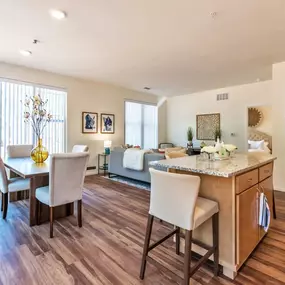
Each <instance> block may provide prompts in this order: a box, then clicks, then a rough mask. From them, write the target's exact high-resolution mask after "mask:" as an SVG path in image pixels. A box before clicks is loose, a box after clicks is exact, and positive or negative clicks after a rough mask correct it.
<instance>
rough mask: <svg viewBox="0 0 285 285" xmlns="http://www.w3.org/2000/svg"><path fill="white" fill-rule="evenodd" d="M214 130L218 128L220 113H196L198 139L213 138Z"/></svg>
mask: <svg viewBox="0 0 285 285" xmlns="http://www.w3.org/2000/svg"><path fill="white" fill-rule="evenodd" d="M216 130H220V114H202V115H196V132H197V134H196V137H197V139H198V140H215V132H216Z"/></svg>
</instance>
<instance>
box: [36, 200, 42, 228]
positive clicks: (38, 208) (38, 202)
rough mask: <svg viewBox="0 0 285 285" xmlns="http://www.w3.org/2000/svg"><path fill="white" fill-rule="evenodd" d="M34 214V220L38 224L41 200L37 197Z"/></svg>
mask: <svg viewBox="0 0 285 285" xmlns="http://www.w3.org/2000/svg"><path fill="white" fill-rule="evenodd" d="M36 215H37V216H36V222H37V225H39V224H40V222H41V202H40V201H39V200H38V199H36Z"/></svg>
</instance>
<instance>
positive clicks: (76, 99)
mask: <svg viewBox="0 0 285 285" xmlns="http://www.w3.org/2000/svg"><path fill="white" fill-rule="evenodd" d="M0 77H3V78H9V79H14V80H21V81H26V82H31V83H37V84H42V85H48V86H54V87H60V88H65V89H66V90H67V93H68V94H67V148H68V150H71V148H72V146H73V145H74V144H87V145H88V146H89V148H90V154H91V157H90V161H89V165H92V166H93V165H97V160H96V157H97V154H98V153H100V152H102V151H103V141H104V140H106V139H108V140H112V143H113V146H115V145H121V144H123V142H124V100H125V99H132V100H138V101H144V102H151V103H157V102H158V97H156V96H153V95H149V94H146V93H140V92H135V91H131V90H128V89H124V88H120V87H115V86H112V85H108V84H103V83H95V82H91V81H86V80H80V79H76V78H72V77H67V76H61V75H58V74H53V73H49V72H44V71H39V70H34V69H28V68H24V67H20V66H15V65H8V64H4V63H0ZM82 111H89V112H97V113H98V114H100V113H104V112H106V113H113V114H115V134H114V135H101V134H82V133H81V112H82Z"/></svg>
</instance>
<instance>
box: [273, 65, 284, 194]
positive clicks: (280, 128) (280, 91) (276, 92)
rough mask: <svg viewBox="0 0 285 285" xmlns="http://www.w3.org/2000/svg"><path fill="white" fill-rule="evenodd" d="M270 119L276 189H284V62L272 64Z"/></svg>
mask: <svg viewBox="0 0 285 285" xmlns="http://www.w3.org/2000/svg"><path fill="white" fill-rule="evenodd" d="M272 74H273V77H272V78H273V92H272V94H271V95H272V96H270V97H271V100H272V114H273V115H272V121H273V130H272V137H273V141H272V142H273V144H272V147H273V154H274V155H276V156H277V160H276V163H275V172H274V174H275V178H274V183H275V185H276V189H282V190H284V191H285V62H283V63H278V64H274V65H273V73H272Z"/></svg>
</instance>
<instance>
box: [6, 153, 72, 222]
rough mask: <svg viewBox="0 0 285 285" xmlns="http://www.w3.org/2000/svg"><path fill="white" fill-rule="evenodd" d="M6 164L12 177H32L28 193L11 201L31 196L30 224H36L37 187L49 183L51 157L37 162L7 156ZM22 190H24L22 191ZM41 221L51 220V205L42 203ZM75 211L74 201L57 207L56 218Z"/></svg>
mask: <svg viewBox="0 0 285 285" xmlns="http://www.w3.org/2000/svg"><path fill="white" fill-rule="evenodd" d="M4 165H5V167H6V168H7V169H9V170H10V177H15V176H18V177H22V178H24V179H30V189H28V197H27V195H16V196H14V197H13V199H11V195H12V194H13V193H10V202H12V201H15V200H21V199H23V198H29V224H30V226H34V225H36V220H37V219H36V217H37V214H38V213H36V189H37V188H39V187H42V186H47V185H49V172H50V166H49V159H48V160H46V161H45V162H44V163H35V162H34V161H33V160H32V159H31V158H30V157H19V158H7V159H6V160H5V161H4ZM21 192H22V191H21ZM40 211H41V213H40V215H39V216H40V217H41V219H40V223H43V222H46V221H48V220H49V207H48V206H47V205H44V204H42V205H41V207H40ZM73 211H74V203H69V204H66V205H62V206H58V207H55V209H54V218H55V219H58V218H62V217H65V216H69V215H72V214H73Z"/></svg>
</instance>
